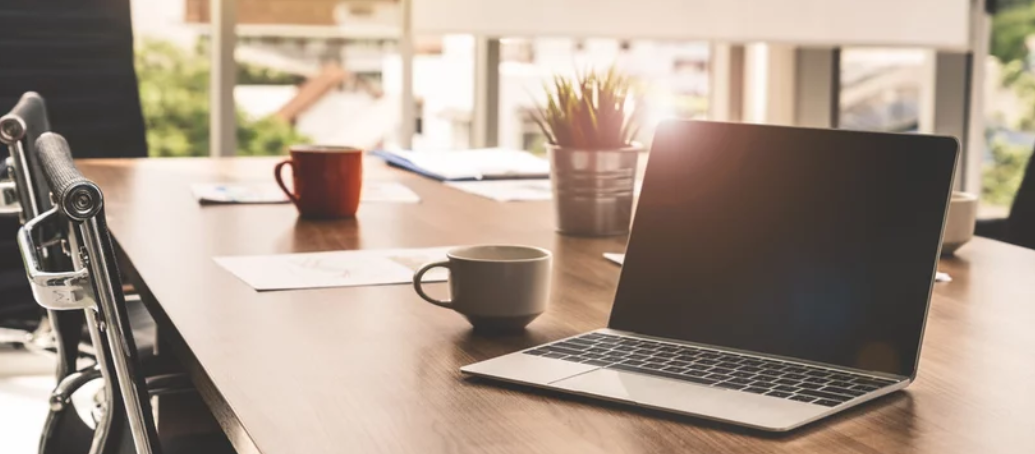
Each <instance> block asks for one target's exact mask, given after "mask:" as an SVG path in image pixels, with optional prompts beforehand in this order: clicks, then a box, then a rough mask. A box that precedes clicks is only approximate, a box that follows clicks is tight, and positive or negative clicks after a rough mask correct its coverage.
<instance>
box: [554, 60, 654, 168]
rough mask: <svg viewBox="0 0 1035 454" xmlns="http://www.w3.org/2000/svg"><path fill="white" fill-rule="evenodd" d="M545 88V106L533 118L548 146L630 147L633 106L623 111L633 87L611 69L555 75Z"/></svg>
mask: <svg viewBox="0 0 1035 454" xmlns="http://www.w3.org/2000/svg"><path fill="white" fill-rule="evenodd" d="M545 88H546V92H547V95H546V105H541V106H539V107H538V108H537V110H536V114H535V116H534V117H535V121H536V123H537V124H538V125H539V128H540V129H542V131H543V134H545V135H546V139H547V141H549V142H550V144H552V145H556V146H560V147H565V148H577V149H580V150H614V149H618V148H625V147H628V146H630V145H632V143H633V139H634V138H635V137H636V133H637V132H638V130H639V126H638V125H637V124H636V119H635V115H633V113H634V112H633V110H635V106H633V107H632V108H630V109H629V110H626V101H627V100H628V99H630V97H631V96H632V83H631V82H630V80H629V78H628V77H626V76H623V75H621V74H619V73H618V71H616V70H615V68H614V67H612V68H610V69H608V70H607V71H606V72H597V71H594V70H591V71H586V72H584V73H582V74H576V75H575V77H574V78H566V77H563V76H559V75H556V76H554V78H553V84H552V85H551V84H546V87H545Z"/></svg>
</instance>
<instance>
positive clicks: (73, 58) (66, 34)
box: [0, 0, 147, 158]
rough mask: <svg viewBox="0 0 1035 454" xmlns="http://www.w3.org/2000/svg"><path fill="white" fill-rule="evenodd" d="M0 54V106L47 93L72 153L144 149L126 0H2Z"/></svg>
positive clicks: (121, 153)
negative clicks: (23, 96) (27, 94)
mask: <svg viewBox="0 0 1035 454" xmlns="http://www.w3.org/2000/svg"><path fill="white" fill-rule="evenodd" d="M0 58H2V59H3V61H4V63H3V64H2V65H0V105H12V104H14V103H15V102H16V101H17V99H18V97H19V96H21V94H22V93H23V92H25V91H29V90H34V91H37V92H39V93H43V94H44V95H46V96H47V103H48V107H49V108H50V110H51V116H50V123H51V126H53V128H54V130H56V131H61V132H62V134H63V135H64V136H65V137H67V138H68V140H69V141H71V143H74V144H76V155H77V157H80V158H93V157H141V156H145V155H146V154H147V139H146V135H145V129H144V119H143V114H142V110H141V107H140V94H139V93H138V88H137V76H136V70H135V68H134V60H133V28H132V22H131V15H130V0H46V1H17V0H15V1H0Z"/></svg>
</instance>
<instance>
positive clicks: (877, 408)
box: [79, 158, 1035, 454]
mask: <svg viewBox="0 0 1035 454" xmlns="http://www.w3.org/2000/svg"><path fill="white" fill-rule="evenodd" d="M273 162H274V161H273V160H270V159H258V158H238V159H220V160H210V159H169V160H92V161H80V162H79V165H80V167H81V169H82V170H83V172H84V173H85V174H86V175H87V176H88V177H90V178H92V179H94V180H95V181H97V182H98V183H99V184H100V186H101V188H102V189H103V190H104V193H105V197H106V204H107V213H108V217H109V225H110V227H111V229H112V231H113V233H114V236H115V238H116V240H117V242H118V244H119V245H120V246H121V249H122V251H123V252H124V254H125V255H126V257H127V258H128V259H129V261H131V262H132V265H133V267H134V268H135V269H136V271H137V273H139V278H140V279H141V280H142V283H143V285H144V286H145V288H144V289H143V290H144V291H145V292H146V293H147V294H148V296H149V298H151V299H153V300H156V301H157V303H154V302H152V303H151V305H150V306H149V309H150V310H151V311H152V312H153V313H154V314H155V317H156V319H157V320H158V323H159V327H160V329H162V330H163V332H164V333H168V334H171V337H172V338H173V340H172V341H171V342H172V345H173V349H174V350H175V351H174V353H176V355H177V356H178V357H179V358H180V359H181V361H183V362H184V363H185V364H186V366H187V367H188V369H189V370H190V371H191V375H192V379H193V380H194V381H195V383H196V385H197V386H198V388H199V390H200V391H201V393H202V395H203V398H204V399H205V402H206V403H207V404H208V405H209V407H210V408H211V409H212V411H213V413H214V414H215V415H216V416H217V418H218V419H219V421H220V424H221V425H222V427H223V429H224V431H226V432H227V434H228V436H229V437H230V439H231V441H232V442H233V443H234V445H235V446H236V447H237V449H238V451H239V452H242V453H258V452H261V453H264V454H295V453H307V454H321V453H342V452H357V453H375V452H386V453H437V452H449V453H463V452H470V453H496V452H500V453H502V452H514V453H529V452H535V453H593V452H616V453H654V452H695V453H704V452H716V453H720V452H721V453H763V452H764V453H770V452H788V453H806V452H817V453H860V454H863V453H865V454H875V453H932V454H934V453H937V454H947V453H968V454H970V453H1000V452H1001V453H1014V452H1028V451H1029V450H1031V449H1033V448H1032V447H1035V431H1032V430H1031V429H1032V427H1035V384H1033V383H1035V356H1033V352H1035V251H1030V250H1026V249H1021V248H1017V247H1014V246H1009V245H1006V244H1003V243H998V242H995V241H991V240H985V239H975V240H974V241H973V242H971V243H970V244H968V245H966V246H964V247H963V248H962V249H961V250H960V251H959V252H958V255H957V257H956V258H953V259H947V260H943V261H942V263H941V266H940V269H941V270H942V271H946V272H948V273H949V274H950V275H952V277H953V281H952V282H950V283H940V284H937V285H936V290H935V297H934V300H933V302H932V305H931V312H930V317H929V319H928V324H927V331H926V336H925V341H924V346H923V352H922V355H921V361H920V372H919V376H918V379H917V382H916V383H915V384H914V385H912V386H911V387H910V388H908V390H907V391H905V392H900V393H896V394H894V395H892V396H888V397H885V398H882V399H878V400H877V401H876V402H872V403H869V404H866V405H863V406H861V407H859V408H856V409H853V410H851V411H849V412H847V413H844V414H842V415H839V416H836V417H834V418H831V419H828V420H824V421H821V422H819V423H817V424H814V425H811V426H808V427H806V428H804V429H802V430H799V431H796V432H793V433H790V434H787V435H765V434H761V433H756V432H751V431H746V430H741V429H736V428H733V427H730V426H725V425H720V424H715V423H708V422H703V421H700V420H696V419H693V418H686V417H675V416H669V415H666V414H664V413H660V412H654V411H647V410H640V409H636V408H632V407H626V406H621V405H617V404H609V403H601V402H596V401H592V400H589V399H583V398H577V397H570V396H565V395H560V394H553V393H550V392H547V391H536V390H530V389H526V388H521V387H517V386H501V385H497V384H494V383H490V382H487V381H483V380H477V379H468V378H464V377H462V376H461V374H460V372H459V368H460V367H461V366H463V365H466V364H470V363H473V362H476V361H480V360H484V359H488V358H491V357H494V356H497V355H501V354H504V353H509V352H512V351H514V350H518V349H521V348H525V347H529V346H532V345H535V344H538V343H542V342H546V341H550V340H554V339H557V338H561V337H565V336H570V335H574V334H577V333H580V332H583V331H588V330H592V329H595V328H601V327H604V326H605V325H606V323H607V317H608V313H609V311H610V305H611V299H612V295H613V293H614V289H615V285H616V283H617V279H618V271H619V269H618V267H617V266H615V265H612V264H610V263H608V262H606V261H605V260H603V259H602V258H601V254H602V253H603V252H619V251H622V250H623V248H624V238H610V239H583V238H571V237H564V236H560V235H557V234H555V233H554V232H553V218H552V212H551V207H550V204H549V203H497V202H494V201H491V200H488V199H482V198H478V197H476V196H472V195H468V194H465V193H461V192H459V191H457V190H454V189H451V188H448V187H446V186H443V185H441V184H439V183H436V182H433V181H430V180H426V179H422V178H420V177H417V176H414V175H410V174H406V173H402V172H399V171H395V170H390V169H387V168H385V167H384V166H383V165H381V164H378V163H375V162H373V161H368V163H367V164H368V168H367V178H368V179H390V180H396V181H401V182H403V183H404V184H405V185H407V186H409V187H410V188H411V189H413V190H414V191H415V192H417V193H418V194H419V195H420V196H421V198H422V199H423V200H422V202H421V203H420V204H392V203H380V204H365V205H363V206H361V208H360V211H359V216H358V218H357V219H355V220H348V221H331V222H310V221H304V220H300V219H298V218H297V216H296V214H295V210H294V208H293V207H292V206H290V205H264V206H205V207H202V206H199V204H198V203H197V202H196V201H195V200H194V199H193V197H192V194H191V192H190V188H189V185H190V183H195V182H217V181H271V173H272V165H273ZM475 243H516V244H528V245H535V246H541V247H545V248H548V249H550V250H552V251H553V252H554V253H555V256H556V258H555V260H556V261H555V271H554V276H553V279H554V281H553V282H554V287H553V296H552V298H551V302H550V307H549V308H548V310H547V312H546V313H545V314H544V315H543V316H541V317H540V318H539V319H538V320H536V321H535V322H533V323H532V324H531V325H530V326H529V328H528V330H527V332H525V333H524V334H522V335H516V336H509V337H495V338H493V337H483V336H479V335H475V334H473V333H472V332H471V329H470V326H469V325H468V324H467V322H466V321H465V320H464V319H463V318H462V317H461V316H459V315H457V314H455V313H451V312H450V311H447V310H444V309H441V308H438V307H435V306H432V305H430V304H427V303H424V302H422V301H421V300H420V299H419V298H418V297H417V296H416V295H415V294H414V293H413V290H412V289H411V287H410V286H408V285H398V286H382V287H360V288H335V289H320V290H303V291H284V292H267V293H257V292H255V291H254V290H252V289H251V288H250V287H249V286H248V285H246V284H244V283H243V282H242V281H240V280H238V279H237V278H236V277H234V276H232V275H231V274H230V273H229V272H227V271H226V270H224V269H222V268H221V267H219V266H218V265H217V264H216V263H215V262H214V261H213V260H212V257H213V256H220V255H241V254H270V253H287V252H308V251H331V250H351V249H373V248H398V247H430V246H448V245H461V244H475ZM431 289H432V291H433V292H435V291H437V292H439V293H440V294H441V293H443V292H444V291H445V290H444V286H443V285H442V284H436V285H433V286H431Z"/></svg>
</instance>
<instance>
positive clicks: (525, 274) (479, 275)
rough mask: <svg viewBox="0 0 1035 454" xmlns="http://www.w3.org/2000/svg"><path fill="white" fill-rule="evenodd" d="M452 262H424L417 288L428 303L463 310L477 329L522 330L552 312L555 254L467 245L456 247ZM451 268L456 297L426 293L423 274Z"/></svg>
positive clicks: (452, 290)
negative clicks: (548, 310) (549, 306)
mask: <svg viewBox="0 0 1035 454" xmlns="http://www.w3.org/2000/svg"><path fill="white" fill-rule="evenodd" d="M446 257H448V260H444V261H441V262H432V263H428V264H426V265H424V266H422V267H421V268H420V269H419V270H417V272H416V273H415V274H414V275H413V288H414V289H415V290H417V294H418V295H420V297H421V298H423V299H424V300H425V301H427V302H429V303H431V304H434V305H436V306H441V307H444V308H447V309H452V310H454V311H457V312H459V313H460V314H461V315H463V316H464V317H467V320H468V321H470V322H471V325H473V326H474V328H475V330H476V331H480V332H487V333H506V332H516V331H520V330H522V329H524V327H525V326H526V325H528V324H529V323H531V322H532V320H535V318H536V317H538V316H539V314H542V313H543V311H545V310H546V303H547V301H548V300H549V298H550V266H551V261H552V258H553V257H552V254H550V251H548V250H546V249H540V248H537V247H529V246H467V247H459V248H456V249H453V250H450V251H449V252H448V253H446ZM436 267H442V268H447V269H448V270H449V289H450V294H451V299H449V300H446V301H443V300H437V299H435V298H432V297H430V296H428V295H427V293H424V288H423V287H422V286H421V278H422V277H423V276H424V273H427V272H428V271H430V270H431V269H432V268H436Z"/></svg>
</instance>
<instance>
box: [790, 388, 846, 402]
mask: <svg viewBox="0 0 1035 454" xmlns="http://www.w3.org/2000/svg"><path fill="white" fill-rule="evenodd" d="M798 394H804V395H806V396H812V397H819V398H822V399H830V400H837V401H841V402H844V401H846V400H850V399H851V397H848V396H842V395H840V394H834V393H828V392H823V391H816V390H814V389H802V390H799V391H798Z"/></svg>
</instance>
